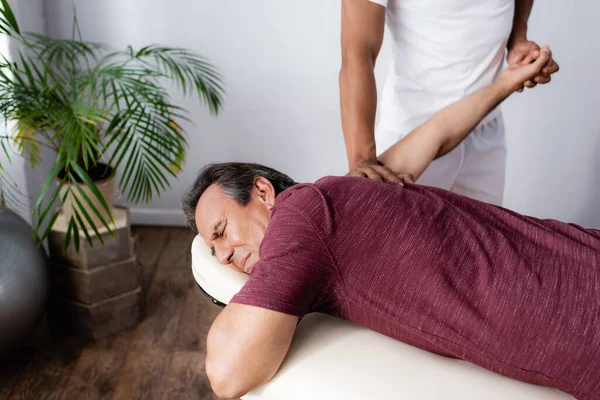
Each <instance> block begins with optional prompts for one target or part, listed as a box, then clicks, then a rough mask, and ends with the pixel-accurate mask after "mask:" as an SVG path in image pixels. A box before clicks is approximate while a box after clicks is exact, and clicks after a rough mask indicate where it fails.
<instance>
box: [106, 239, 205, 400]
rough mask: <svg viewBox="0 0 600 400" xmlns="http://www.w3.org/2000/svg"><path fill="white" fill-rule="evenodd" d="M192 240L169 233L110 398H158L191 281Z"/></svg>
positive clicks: (169, 362)
mask: <svg viewBox="0 0 600 400" xmlns="http://www.w3.org/2000/svg"><path fill="white" fill-rule="evenodd" d="M192 239H193V234H191V233H190V232H188V231H186V230H184V229H174V230H172V231H171V232H170V235H169V241H168V242H167V244H166V245H165V250H164V251H163V253H162V255H161V257H160V259H159V261H158V264H157V267H156V268H157V269H156V273H155V275H154V279H153V281H152V283H151V284H150V288H149V292H148V298H147V301H146V319H145V320H144V321H143V322H142V323H141V324H140V325H138V327H137V328H136V329H135V331H134V339H133V341H132V343H131V346H130V348H129V353H128V354H127V357H126V359H125V364H124V366H123V369H122V371H121V373H120V377H119V381H118V383H117V387H116V389H115V392H114V396H113V398H114V399H127V400H129V399H154V398H159V395H160V389H161V384H162V381H163V378H164V377H165V375H166V373H167V370H168V368H169V366H170V364H171V358H172V355H173V350H174V345H175V340H176V337H177V329H178V327H179V320H180V317H181V314H182V310H183V309H184V305H185V302H186V294H187V291H188V289H189V286H190V280H192V279H193V277H192V274H191V271H190V267H189V262H190V255H189V254H190V245H191V242H192Z"/></svg>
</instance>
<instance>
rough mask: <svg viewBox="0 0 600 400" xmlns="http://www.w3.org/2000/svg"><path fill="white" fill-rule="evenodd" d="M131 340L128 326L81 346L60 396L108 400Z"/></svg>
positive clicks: (64, 398)
mask: <svg viewBox="0 0 600 400" xmlns="http://www.w3.org/2000/svg"><path fill="white" fill-rule="evenodd" d="M132 339H133V329H130V330H127V331H123V332H120V333H118V334H116V335H112V336H110V337H107V338H104V339H100V340H98V341H95V342H91V343H89V344H88V345H87V346H85V348H84V349H83V351H82V352H81V355H80V356H79V360H78V361H77V364H76V365H75V367H74V369H73V372H72V373H71V378H70V379H69V381H68V383H67V385H66V387H65V389H64V391H63V395H62V399H63V400H71V399H77V400H79V399H81V400H96V399H98V400H99V399H110V398H111V397H112V394H113V392H114V390H115V387H116V385H117V381H118V380H119V374H120V372H121V369H122V367H123V363H124V361H125V356H126V355H127V351H128V350H129V346H130V345H131V341H132Z"/></svg>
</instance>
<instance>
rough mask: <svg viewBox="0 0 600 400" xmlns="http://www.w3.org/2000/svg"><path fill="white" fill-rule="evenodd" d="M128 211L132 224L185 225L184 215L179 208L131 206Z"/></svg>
mask: <svg viewBox="0 0 600 400" xmlns="http://www.w3.org/2000/svg"><path fill="white" fill-rule="evenodd" d="M129 212H130V215H131V224H132V225H154V226H181V227H184V226H185V217H184V216H183V211H181V210H167V209H161V208H135V207H131V208H130V209H129Z"/></svg>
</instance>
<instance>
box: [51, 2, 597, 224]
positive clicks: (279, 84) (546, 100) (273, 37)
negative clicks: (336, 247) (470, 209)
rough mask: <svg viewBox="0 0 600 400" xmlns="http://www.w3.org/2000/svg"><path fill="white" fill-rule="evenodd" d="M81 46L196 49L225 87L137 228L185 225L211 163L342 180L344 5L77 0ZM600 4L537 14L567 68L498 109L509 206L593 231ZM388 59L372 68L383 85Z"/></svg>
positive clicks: (62, 6)
mask: <svg viewBox="0 0 600 400" xmlns="http://www.w3.org/2000/svg"><path fill="white" fill-rule="evenodd" d="M45 2H46V12H47V26H48V30H49V32H50V33H52V34H55V35H58V36H68V34H69V33H70V21H71V7H72V0H45ZM76 4H77V6H78V10H79V18H80V22H81V24H82V31H83V34H84V36H85V37H86V39H89V40H96V41H102V42H105V43H108V44H110V45H111V46H114V47H123V46H125V45H126V44H129V43H131V44H132V45H134V46H141V45H144V44H148V43H163V44H167V45H173V46H182V47H188V48H192V49H194V50H196V51H198V52H200V53H202V54H203V55H205V56H207V57H208V58H209V59H210V60H211V61H213V62H214V63H215V64H216V65H217V66H218V67H219V68H220V69H221V70H222V72H223V74H224V76H225V77H226V88H227V92H228V94H227V98H226V101H225V107H224V109H223V112H222V113H221V115H220V116H219V117H218V118H212V117H210V116H209V115H208V113H207V112H206V110H205V109H204V108H202V107H201V106H200V105H199V104H198V103H197V102H196V101H195V100H183V99H181V98H180V97H177V98H178V99H180V101H181V104H182V105H184V106H185V107H187V108H188V109H189V110H190V111H191V112H192V116H193V121H194V123H195V127H192V126H186V128H187V129H188V132H189V134H190V153H189V158H188V163H187V165H186V168H185V170H184V172H183V173H182V174H181V175H180V177H179V180H177V181H174V182H173V190H172V191H170V192H169V193H165V194H164V195H163V196H162V197H161V198H159V199H155V200H154V201H153V202H152V203H151V204H150V205H149V206H142V205H138V206H135V208H134V213H133V214H134V216H136V217H137V221H138V222H146V223H159V222H162V223H180V221H182V219H181V214H180V212H179V200H180V196H181V194H182V193H183V192H184V191H185V189H186V188H187V187H188V186H189V185H190V184H191V182H192V180H193V178H194V176H195V174H196V173H197V171H198V170H199V169H200V168H201V167H202V166H203V165H204V164H206V163H208V162H214V161H232V160H236V161H257V162H262V163H265V164H267V165H270V166H273V167H275V168H278V169H280V170H282V171H284V172H287V173H289V174H290V175H292V176H293V177H294V178H295V179H296V180H299V181H311V180H314V179H316V178H318V177H320V176H322V175H326V174H343V173H345V169H346V159H345V151H344V143H343V138H342V133H341V126H340V118H339V105H338V104H339V100H338V93H339V92H338V83H337V74H338V69H339V65H340V50H339V26H340V10H339V9H340V6H339V0H336V1H332V0H328V1H322V0H302V1H295V2H290V1H282V0H253V1H251V2H250V1H239V0H220V1H218V2H216V1H208V0H193V1H192V0H171V1H169V2H166V1H164V0H161V1H159V0H102V1H94V2H91V1H84V0H76ZM599 16H600V3H597V2H591V1H587V2H577V3H576V2H575V1H572V0H571V1H565V0H547V1H544V2H542V1H538V2H537V4H536V6H535V7H534V11H533V16H532V18H531V20H530V32H531V35H530V36H531V37H532V38H534V39H536V40H539V41H540V42H544V43H546V42H547V43H549V44H550V45H551V46H552V47H553V50H554V55H555V57H556V59H557V61H558V62H559V64H560V65H561V71H560V73H559V75H557V76H556V78H555V79H554V80H553V82H552V83H551V84H550V85H547V86H546V87H539V88H536V89H535V90H532V91H529V92H527V93H523V94H519V95H515V96H513V98H511V99H509V100H508V101H507V102H506V103H505V107H504V110H505V118H506V125H507V130H508V134H509V138H508V141H509V146H510V150H509V167H508V177H507V190H506V205H507V206H508V207H510V208H513V209H515V210H517V211H520V212H523V213H527V214H531V215H535V216H541V217H555V218H560V219H564V220H567V221H572V222H577V223H581V224H584V225H588V226H600V208H599V207H598V204H600V188H599V187H600V181H599V179H600V174H599V170H600V161H599V160H600V159H598V158H597V157H595V156H594V155H595V154H597V153H600V132H599V128H598V123H599V122H600V117H599V116H598V113H597V112H594V111H595V108H596V109H597V104H599V100H600V93H599V92H598V91H597V89H599V85H598V80H597V75H596V74H595V70H596V69H597V67H596V65H598V62H600V48H599V47H598V46H599V44H598V41H597V40H596V37H597V34H596V29H597V27H596V20H597V19H598V17H599ZM388 60H389V53H388V49H387V47H386V46H384V50H383V52H382V55H381V57H380V60H379V64H378V68H377V73H378V83H379V84H381V83H382V82H383V78H384V76H385V72H386V70H387V61H388Z"/></svg>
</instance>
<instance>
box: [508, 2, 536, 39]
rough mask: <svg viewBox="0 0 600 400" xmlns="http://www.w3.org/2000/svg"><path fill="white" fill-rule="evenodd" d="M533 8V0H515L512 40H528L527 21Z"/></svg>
mask: <svg viewBox="0 0 600 400" xmlns="http://www.w3.org/2000/svg"><path fill="white" fill-rule="evenodd" d="M532 8H533V0H515V15H514V17H513V27H512V32H511V34H510V39H509V41H510V42H515V41H519V40H527V23H528V21H529V15H530V14H531V9H532Z"/></svg>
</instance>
